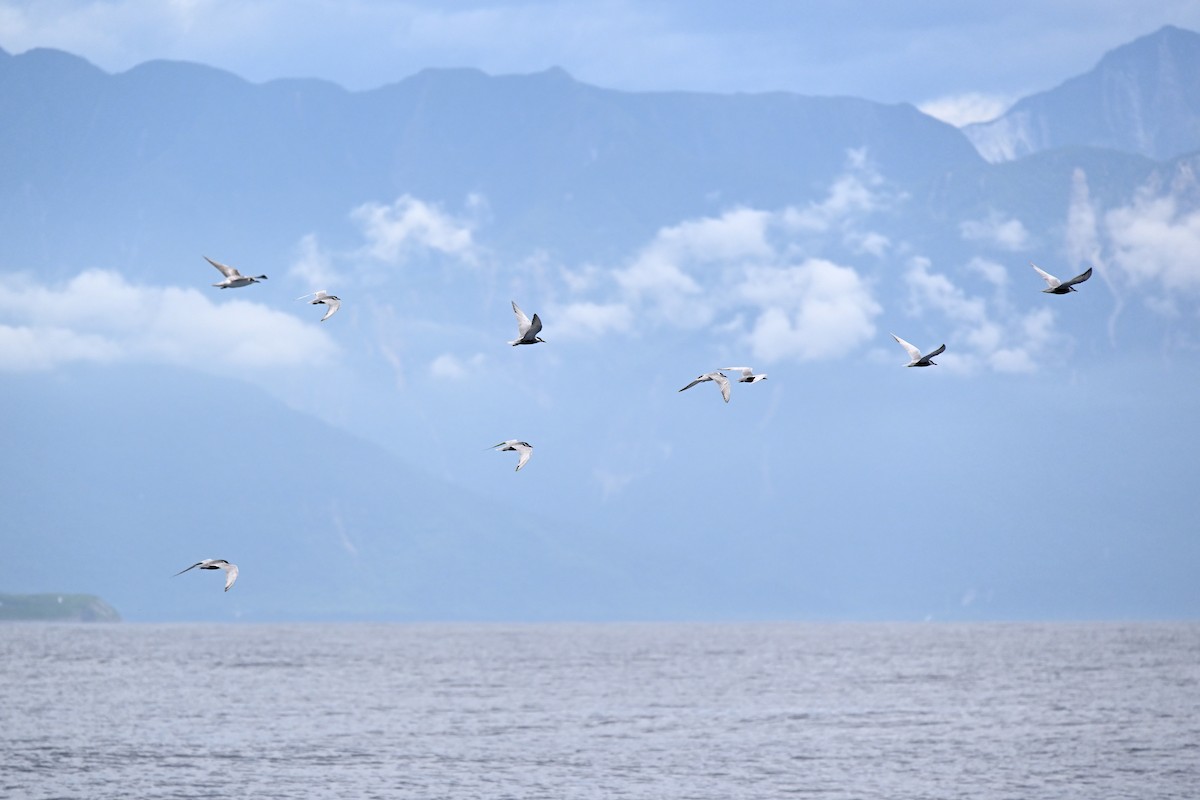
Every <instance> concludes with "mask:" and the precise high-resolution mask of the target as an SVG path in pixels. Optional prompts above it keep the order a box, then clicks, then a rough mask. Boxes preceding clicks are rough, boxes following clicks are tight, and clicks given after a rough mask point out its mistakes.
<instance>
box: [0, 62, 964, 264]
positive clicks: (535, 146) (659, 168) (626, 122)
mask: <svg viewBox="0 0 1200 800" xmlns="http://www.w3.org/2000/svg"><path fill="white" fill-rule="evenodd" d="M3 71H4V75H2V76H0V107H3V108H15V109H21V113H19V114H6V116H5V120H3V121H0V147H2V148H3V149H2V152H3V153H4V154H7V157H3V156H0V162H2V163H0V170H2V172H3V174H4V175H5V176H6V177H7V178H8V180H6V181H5V187H6V188H5V189H4V190H2V191H0V209H2V210H3V213H4V216H5V217H6V218H7V219H9V220H11V221H12V222H13V223H14V227H16V228H17V229H21V230H26V231H28V237H27V238H26V240H25V241H23V242H16V243H14V246H13V248H12V249H11V250H10V255H9V256H8V257H9V258H13V259H14V260H17V261H18V262H19V261H24V262H26V263H28V264H31V265H35V266H36V265H40V264H44V263H47V262H49V263H52V264H64V263H69V262H78V261H79V260H81V259H83V258H86V257H87V255H88V254H89V253H95V252H100V253H121V254H126V255H130V256H135V258H133V259H132V261H131V263H130V268H131V269H134V270H136V269H137V268H138V267H137V265H138V263H139V262H141V261H145V260H155V259H158V258H163V257H166V256H169V255H172V254H173V252H174V251H175V250H177V248H178V243H179V242H181V241H183V242H186V241H188V240H190V239H193V238H195V237H196V236H197V232H196V231H195V227H196V220H197V218H202V219H204V220H206V223H205V225H204V227H205V228H206V230H205V231H204V232H203V233H204V234H205V235H204V237H203V238H204V239H205V240H211V239H220V240H238V239H242V238H245V237H244V234H240V233H239V230H238V229H239V228H240V227H244V226H245V225H247V224H250V225H253V226H254V228H255V232H256V236H255V240H256V241H257V242H261V244H259V245H258V247H257V248H254V249H252V250H251V251H250V255H251V256H253V257H257V256H258V255H259V253H258V250H259V249H260V248H261V250H262V251H263V252H279V251H280V250H282V249H285V248H287V247H290V246H292V245H293V244H294V242H295V241H296V239H298V238H299V237H300V236H302V235H303V234H304V233H306V232H308V231H309V230H311V229H313V228H314V227H316V226H318V225H327V224H328V223H327V221H328V220H331V219H333V220H336V219H339V218H344V217H345V215H346V214H347V213H348V212H349V211H350V210H351V209H352V208H354V207H355V206H356V205H358V204H360V203H363V202H366V201H369V200H374V201H380V202H390V201H391V200H392V199H394V198H395V197H397V196H399V195H401V194H404V193H409V194H412V195H414V196H417V197H421V198H423V199H425V200H428V201H433V202H440V203H446V204H454V205H456V204H459V203H461V202H462V201H463V200H464V198H466V197H467V196H468V195H469V194H472V193H476V194H481V195H483V196H484V197H486V199H487V202H488V204H489V209H490V211H491V213H492V214H494V217H495V224H494V228H495V231H496V233H495V237H496V244H497V246H500V247H507V248H509V249H511V248H512V247H513V246H515V245H517V244H518V243H519V244H520V245H521V246H522V247H528V246H530V245H532V246H534V247H550V248H561V249H562V250H564V251H565V252H568V253H569V254H573V255H578V254H579V253H582V252H595V251H596V250H597V249H600V250H603V249H604V248H606V247H612V246H613V245H615V244H619V245H621V246H622V247H625V248H628V247H630V246H632V245H633V244H634V243H636V242H637V241H639V240H642V239H645V238H648V237H649V236H650V235H651V234H652V233H653V232H654V231H655V230H657V229H658V228H659V227H661V226H663V225H667V224H672V223H673V222H675V221H677V220H680V219H686V218H688V217H692V216H696V215H698V214H702V213H706V212H710V211H711V210H712V209H713V207H714V206H713V199H715V201H716V202H717V203H718V204H719V206H718V207H720V206H724V207H729V206H736V205H748V206H753V207H768V208H769V207H777V206H781V205H784V204H787V203H792V202H800V201H803V200H804V199H808V198H814V197H818V196H819V193H820V192H821V191H823V189H824V187H825V186H826V185H827V184H828V183H829V181H830V180H832V178H833V177H834V176H836V174H837V173H838V171H839V170H840V169H841V168H842V165H843V162H844V159H845V153H846V151H847V149H851V148H866V149H867V150H869V151H870V153H871V155H872V158H873V159H875V160H876V161H877V162H878V163H879V165H880V169H881V170H882V171H884V172H886V173H887V174H889V175H893V176H895V178H896V179H897V180H900V181H902V182H904V183H905V184H906V185H911V186H912V187H913V189H914V190H916V191H919V187H920V185H921V184H922V183H924V182H926V181H928V180H932V179H934V178H935V177H936V175H937V174H939V173H940V172H941V171H943V170H945V169H948V168H953V167H954V166H955V165H971V164H973V163H974V162H976V161H977V160H978V158H977V156H976V155H975V154H974V152H973V150H972V148H971V147H970V145H969V143H968V142H966V140H965V139H964V138H963V137H962V135H961V134H960V133H959V132H958V131H956V130H954V129H953V128H951V127H950V126H947V125H944V124H942V123H940V122H937V121H936V120H932V119H930V118H928V117H926V116H924V115H922V114H920V113H919V112H918V111H916V110H915V109H914V108H912V107H911V106H907V105H900V106H885V105H880V104H876V103H870V102H867V101H862V100H855V99H848V98H808V97H801V96H797V95H786V94H769V95H729V96H725V95H701V94H686V93H662V94H627V93H621V92H614V91H609V90H604V89H598V88H595V87H590V86H587V85H584V84H580V83H578V82H576V81H574V80H572V79H571V78H570V77H569V76H567V75H566V73H564V72H562V71H550V72H546V73H540V74H535V75H529V76H501V77H488V76H485V75H483V74H482V73H478V72H473V71H470V70H429V71H426V72H423V73H420V74H418V75H415V76H412V77H411V78H408V79H406V80H404V81H401V82H399V83H397V84H392V85H389V86H386V87H382V88H380V89H378V90H374V91H370V92H362V93H350V92H345V91H343V90H340V89H338V88H337V87H335V86H333V85H331V84H323V83H321V82H317V81H273V82H271V83H268V84H263V85H253V84H249V83H247V82H245V81H242V80H240V79H238V78H236V77H234V76H232V75H229V74H228V73H223V72H221V71H219V70H213V69H211V68H208V67H202V66H197V65H192V64H181V63H170V62H151V63H148V64H144V65H141V66H139V67H137V68H134V69H132V70H130V71H128V72H125V73H121V74H117V75H106V74H105V73H103V72H101V71H100V70H98V69H96V68H95V67H92V66H91V65H89V64H87V62H85V61H83V60H82V59H78V58H76V57H73V56H68V55H66V54H63V53H58V52H55V51H46V50H37V51H30V52H29V53H26V54H22V55H20V56H16V57H13V58H12V59H10V60H8V61H6V62H4V70H3ZM706 198H713V199H709V200H706ZM50 218H54V219H61V218H70V219H74V220H77V225H78V226H79V233H80V234H81V236H80V237H78V238H84V237H85V236H86V239H87V241H88V242H89V243H91V244H92V248H91V249H90V250H88V251H86V252H85V251H84V249H83V248H79V247H71V244H72V242H73V241H74V240H75V238H76V237H72V238H71V239H68V240H65V241H64V240H63V239H61V238H60V237H53V236H50V235H48V234H47V233H46V231H45V222H44V221H45V220H46V219H50ZM38 232H41V235H40V236H38V235H37V234H38Z"/></svg>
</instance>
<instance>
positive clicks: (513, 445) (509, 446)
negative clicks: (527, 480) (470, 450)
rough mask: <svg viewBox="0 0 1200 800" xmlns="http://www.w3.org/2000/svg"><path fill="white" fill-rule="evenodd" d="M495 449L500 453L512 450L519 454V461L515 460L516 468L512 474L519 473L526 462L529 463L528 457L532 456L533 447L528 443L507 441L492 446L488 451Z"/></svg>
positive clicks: (515, 440) (518, 440)
mask: <svg viewBox="0 0 1200 800" xmlns="http://www.w3.org/2000/svg"><path fill="white" fill-rule="evenodd" d="M497 448H499V450H500V452H504V451H505V450H513V451H515V452H517V453H520V454H521V457H520V459H518V460H517V468H516V469H515V470H513V471H514V472H519V471H520V470H521V467H523V466H525V464H526V462H528V461H529V457H530V456H531V455H533V445H531V444H530V443H529V442H522V441H521V440H520V439H507V440H505V441H503V442H501V443H500V444H494V445H492V446H491V447H489V448H488V449H489V450H495V449H497Z"/></svg>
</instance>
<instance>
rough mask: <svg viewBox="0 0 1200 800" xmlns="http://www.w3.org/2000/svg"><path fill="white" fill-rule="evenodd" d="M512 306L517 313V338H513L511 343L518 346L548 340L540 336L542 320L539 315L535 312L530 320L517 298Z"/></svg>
mask: <svg viewBox="0 0 1200 800" xmlns="http://www.w3.org/2000/svg"><path fill="white" fill-rule="evenodd" d="M512 307H513V313H514V314H516V315H517V338H516V339H513V340H512V341H511V342H509V344H511V345H512V346H513V347H516V346H517V345H519V344H537V343H538V342H544V341H546V340H545V339H543V338H542V337H540V336H538V334H539V333H541V332H542V321H541V319H539V318H538V315H537V314H534V315H533V319H532V320H530V319H529V317H527V316H525V312H524V311H522V310H521V308H520V307H519V306H518V305H517V301H516V300H514V301H513V304H512Z"/></svg>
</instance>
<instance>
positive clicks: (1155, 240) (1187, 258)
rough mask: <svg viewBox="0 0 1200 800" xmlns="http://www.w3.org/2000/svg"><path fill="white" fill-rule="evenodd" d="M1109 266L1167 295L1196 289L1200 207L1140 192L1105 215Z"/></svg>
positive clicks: (1199, 275)
mask: <svg viewBox="0 0 1200 800" xmlns="http://www.w3.org/2000/svg"><path fill="white" fill-rule="evenodd" d="M1104 227H1105V232H1106V234H1107V235H1108V239H1109V241H1110V243H1111V264H1112V266H1114V267H1115V268H1117V269H1118V270H1119V271H1120V272H1121V273H1122V275H1123V276H1124V277H1125V278H1126V279H1127V280H1128V281H1129V283H1131V284H1135V285H1140V287H1141V288H1142V289H1143V290H1145V289H1147V288H1150V289H1151V291H1153V289H1154V288H1155V287H1151V286H1149V285H1150V284H1157V287H1156V288H1157V289H1158V290H1159V291H1162V292H1165V293H1173V292H1189V293H1192V292H1197V291H1200V211H1185V210H1183V209H1181V208H1180V205H1179V201H1178V200H1177V199H1176V198H1175V197H1173V196H1171V195H1165V196H1161V197H1152V196H1149V195H1148V194H1143V195H1140V196H1139V197H1138V198H1137V199H1136V200H1135V201H1134V202H1133V203H1132V204H1131V205H1128V206H1124V207H1121V208H1115V209H1113V210H1111V211H1109V212H1108V213H1107V214H1105V216H1104Z"/></svg>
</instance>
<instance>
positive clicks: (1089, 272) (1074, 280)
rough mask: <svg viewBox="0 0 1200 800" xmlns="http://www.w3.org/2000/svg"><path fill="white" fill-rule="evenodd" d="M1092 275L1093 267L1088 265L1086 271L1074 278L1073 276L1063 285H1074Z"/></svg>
mask: <svg viewBox="0 0 1200 800" xmlns="http://www.w3.org/2000/svg"><path fill="white" fill-rule="evenodd" d="M1090 277H1092V268H1091V267H1088V268H1087V271H1086V272H1083V273H1081V274H1079V275H1076V276H1075V277H1074V278H1071V280H1069V281H1067V282H1066V283H1064V284H1062V285H1063V286H1074V285H1075V284H1077V283H1083V282H1084V281H1086V280H1087V279H1088V278H1090Z"/></svg>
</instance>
